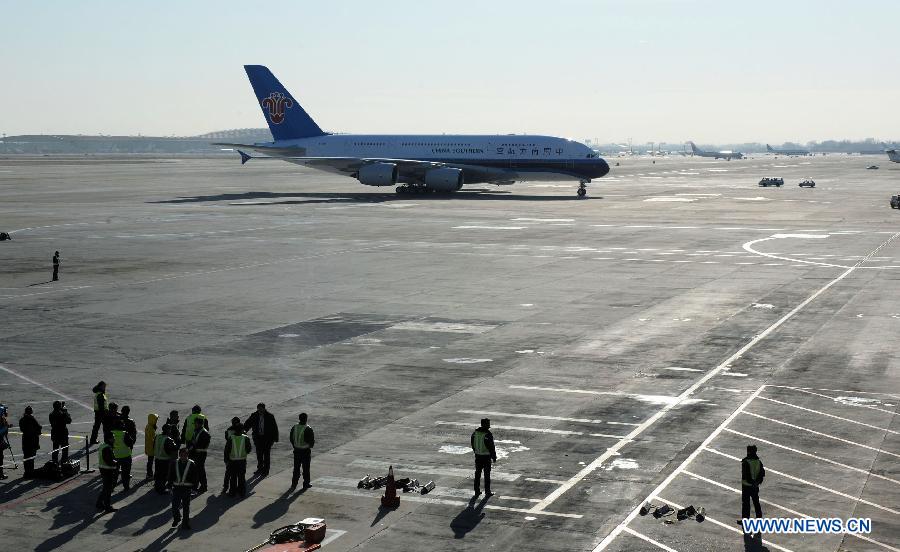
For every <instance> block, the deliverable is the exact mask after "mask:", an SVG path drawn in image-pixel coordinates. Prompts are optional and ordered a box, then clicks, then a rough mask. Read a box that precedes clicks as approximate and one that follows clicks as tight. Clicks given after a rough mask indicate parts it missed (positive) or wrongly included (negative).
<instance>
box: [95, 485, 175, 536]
mask: <svg viewBox="0 0 900 552" xmlns="http://www.w3.org/2000/svg"><path fill="white" fill-rule="evenodd" d="M121 496H122V493H119V494H118V495H114V496H113V500H114V501H115V500H116V499H117V498H118V497H121ZM155 497H159V500H156V499H155ZM114 504H115V502H114ZM116 505H117V504H116ZM171 505H172V504H171V500H170V499H169V497H163V496H160V495H157V494H156V492H155V491H154V490H153V489H152V488H150V490H149V491H147V492H146V493H144V495H143V496H141V497H139V498H135V500H132V501H131V502H130V503H128V504H126V505H124V506H118V505H117V507H118V508H119V510H118V511H117V512H115V513H114V514H113V515H112V517H111V518H110V519H109V521H107V522H106V525H105V530H104V531H103V532H104V533H112V532H113V531H115V530H117V529H122V528H123V527H127V526H128V525H131V524H132V523H134V522H136V521H138V520H140V519H143V518H148V522H149V521H150V520H153V521H154V522H155V523H156V525H153V526H152V527H151V526H147V525H145V526H144V527H143V528H142V529H139V530H138V534H141V533H143V532H144V531H147V530H149V529H155V528H156V527H159V526H161V525H162V524H164V523H165V522H166V518H165V517H163V516H162V512H165V511H168V510H169V508H171Z"/></svg>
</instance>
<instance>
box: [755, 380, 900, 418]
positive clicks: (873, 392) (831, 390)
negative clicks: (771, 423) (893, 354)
mask: <svg viewBox="0 0 900 552" xmlns="http://www.w3.org/2000/svg"><path fill="white" fill-rule="evenodd" d="M766 387H774V388H776V389H791V390H793V391H828V392H829V393H855V394H857V395H884V396H885V397H890V398H892V399H897V400H900V396H898V395H897V394H896V393H881V392H878V391H853V390H850V389H818V388H815V387H793V386H790V385H766ZM819 396H821V397H828V395H819ZM828 398H829V399H834V397H828ZM892 414H893V412H892Z"/></svg>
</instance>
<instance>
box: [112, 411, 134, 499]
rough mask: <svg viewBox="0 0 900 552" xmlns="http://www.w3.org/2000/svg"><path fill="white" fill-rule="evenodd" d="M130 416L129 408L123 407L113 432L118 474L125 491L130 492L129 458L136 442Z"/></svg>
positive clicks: (132, 421)
mask: <svg viewBox="0 0 900 552" xmlns="http://www.w3.org/2000/svg"><path fill="white" fill-rule="evenodd" d="M130 415H131V407H130V406H127V405H126V406H123V407H122V413H121V414H120V415H119V420H118V427H117V428H116V429H114V430H113V438H114V440H113V454H114V455H115V457H116V462H117V463H118V464H119V474H120V476H121V478H122V487H124V488H125V491H130V490H131V456H132V449H134V445H135V443H136V442H137V427H136V426H135V425H134V420H132V419H131V418H130V417H129V416H130Z"/></svg>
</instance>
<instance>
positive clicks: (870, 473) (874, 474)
mask: <svg viewBox="0 0 900 552" xmlns="http://www.w3.org/2000/svg"><path fill="white" fill-rule="evenodd" d="M725 431H727V432H729V433H734V434H735V435H740V436H741V437H746V438H748V439H752V440H755V441H759V442H760V443H765V444H767V445H771V446H773V447H778V448H782V449H784V450H787V451H790V452H793V453H795V454H800V455H803V456H809V457H810V458H815V459H816V460H821V461H822V462H826V463H828V464H832V465H835V466H838V467H841V468H844V469H848V470H852V471H856V472H859V473H862V474H865V475H866V477H875V478H878V479H884V480H885V481H890V482H891V483H894V484H896V485H900V481H898V480H896V479H891V478H890V477H886V476H884V475H879V474H877V473H875V472H872V471H868V470H864V469H862V468H857V467H854V466H848V465H847V464H842V463H841V462H837V461H835V460H831V459H830V458H825V457H823V456H818V455H816V454H812V453H811V452H804V451H802V450H799V449H795V448H791V447H789V446H787V445H782V444H779V443H774V442H772V441H769V440H766V439H763V438H761V437H757V436H755V435H750V434H748V433H744V432H741V431H737V430H734V429H731V428H728V427H726V428H725Z"/></svg>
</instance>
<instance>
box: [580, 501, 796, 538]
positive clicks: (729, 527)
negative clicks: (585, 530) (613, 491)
mask: <svg viewBox="0 0 900 552" xmlns="http://www.w3.org/2000/svg"><path fill="white" fill-rule="evenodd" d="M656 498H658V499H660V500H662V501H663V502H666V503H667V504H670V505H671V506H673V507H675V508H677V509H679V510H680V509H681V508H684V506H681V505H679V504H676V503H675V502H673V501H671V500H667V499H665V498H663V497H661V496H658V495H657V496H656ZM706 521H709V522H711V523H712V524H713V525H718V526H719V527H723V528H725V529H727V530H729V531H731V532H732V533H737V534H739V535H741V536H743V535H744V531H743V530H742V529H738V528H737V526H736V525H728V524H727V523H722V522H721V521H719V520H717V519H714V518H711V517H709V516H706ZM760 540H761V541H762V543H763V544H765V545H766V546H770V547H772V548H774V549H776V550H781V552H794V551H793V550H791V549H790V548H785V547H783V546H779V545H777V544H775V543H774V542H772V541H768V540H766V539H760ZM594 550H595V551H596V550H597V549H596V548H595V549H594Z"/></svg>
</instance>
